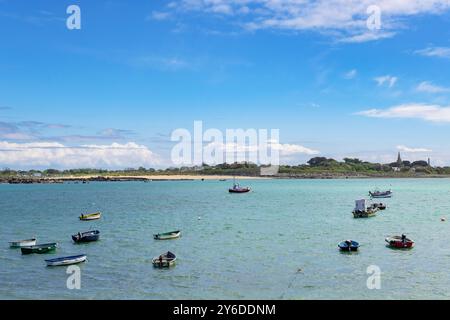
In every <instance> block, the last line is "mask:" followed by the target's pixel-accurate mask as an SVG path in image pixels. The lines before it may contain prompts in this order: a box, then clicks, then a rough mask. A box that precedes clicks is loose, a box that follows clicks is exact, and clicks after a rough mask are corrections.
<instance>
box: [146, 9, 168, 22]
mask: <svg viewBox="0 0 450 320" xmlns="http://www.w3.org/2000/svg"><path fill="white" fill-rule="evenodd" d="M171 17H172V14H171V13H170V12H167V11H166V12H163V11H153V12H152V13H151V14H150V15H149V16H148V17H147V20H156V21H162V20H167V19H169V18H171Z"/></svg>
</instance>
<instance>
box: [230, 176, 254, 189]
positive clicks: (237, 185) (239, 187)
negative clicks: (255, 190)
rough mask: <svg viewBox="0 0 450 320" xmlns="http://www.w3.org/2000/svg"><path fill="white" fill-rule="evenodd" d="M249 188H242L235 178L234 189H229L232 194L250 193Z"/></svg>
mask: <svg viewBox="0 0 450 320" xmlns="http://www.w3.org/2000/svg"><path fill="white" fill-rule="evenodd" d="M249 191H250V188H249V187H241V186H240V185H239V183H236V177H233V187H232V188H230V189H228V192H230V193H246V192H249Z"/></svg>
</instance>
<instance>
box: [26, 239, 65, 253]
mask: <svg viewBox="0 0 450 320" xmlns="http://www.w3.org/2000/svg"><path fill="white" fill-rule="evenodd" d="M56 245H57V243H56V242H52V243H46V244H38V245H35V246H29V247H21V248H20V250H21V251H22V254H32V253H48V252H51V251H54V250H55V249H56Z"/></svg>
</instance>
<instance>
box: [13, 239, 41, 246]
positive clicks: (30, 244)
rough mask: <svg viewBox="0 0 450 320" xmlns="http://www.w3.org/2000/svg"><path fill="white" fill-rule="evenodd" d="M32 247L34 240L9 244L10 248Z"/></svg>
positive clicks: (34, 243)
mask: <svg viewBox="0 0 450 320" xmlns="http://www.w3.org/2000/svg"><path fill="white" fill-rule="evenodd" d="M34 245H36V238H33V239H27V240H18V241H10V242H9V246H10V247H11V248H21V247H29V246H34Z"/></svg>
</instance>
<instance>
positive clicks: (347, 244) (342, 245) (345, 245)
mask: <svg viewBox="0 0 450 320" xmlns="http://www.w3.org/2000/svg"><path fill="white" fill-rule="evenodd" d="M338 247H339V249H340V250H341V251H357V250H358V248H359V243H358V242H356V241H353V240H344V241H342V242H339V244H338Z"/></svg>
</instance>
